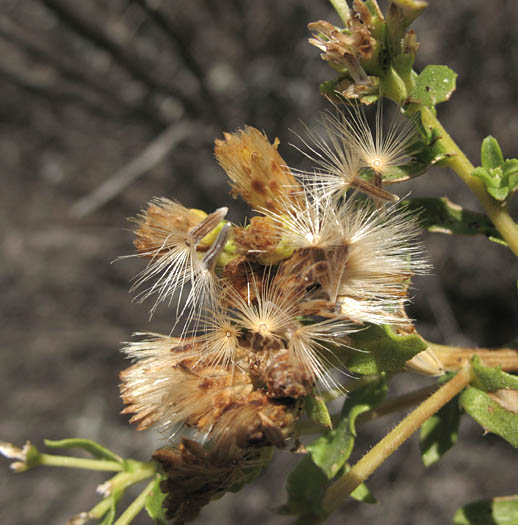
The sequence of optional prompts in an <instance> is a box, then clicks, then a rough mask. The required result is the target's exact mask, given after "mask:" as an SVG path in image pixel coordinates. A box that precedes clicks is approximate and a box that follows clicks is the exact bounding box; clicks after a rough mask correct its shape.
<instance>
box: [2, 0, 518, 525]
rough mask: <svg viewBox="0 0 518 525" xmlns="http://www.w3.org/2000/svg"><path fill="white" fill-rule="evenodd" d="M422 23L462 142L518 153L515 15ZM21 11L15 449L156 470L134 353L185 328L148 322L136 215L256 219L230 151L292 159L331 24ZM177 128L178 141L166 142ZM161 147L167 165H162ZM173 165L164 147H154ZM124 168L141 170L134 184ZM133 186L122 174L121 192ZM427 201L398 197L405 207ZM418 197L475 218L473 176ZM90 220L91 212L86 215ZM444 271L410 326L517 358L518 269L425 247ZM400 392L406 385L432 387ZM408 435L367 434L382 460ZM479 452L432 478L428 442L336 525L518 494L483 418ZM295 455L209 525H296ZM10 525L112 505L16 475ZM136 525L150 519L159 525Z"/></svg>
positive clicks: (104, 10)
mask: <svg viewBox="0 0 518 525" xmlns="http://www.w3.org/2000/svg"><path fill="white" fill-rule="evenodd" d="M430 3H431V5H430V7H429V9H428V11H427V12H426V13H425V14H424V15H423V16H422V18H421V19H420V20H419V21H418V22H417V24H416V30H417V32H418V38H419V41H420V42H421V43H422V46H421V49H420V51H419V61H418V64H417V65H418V67H422V66H424V65H425V64H427V63H435V64H441V63H445V64H447V65H449V66H450V67H452V68H453V69H454V70H455V71H457V72H458V73H459V80H458V85H457V91H456V92H455V94H454V96H453V99H452V101H451V102H450V103H447V104H444V105H443V107H441V108H440V110H439V111H440V117H441V119H442V120H443V122H444V124H445V126H446V127H447V129H450V130H451V132H452V134H453V136H454V137H455V138H456V139H457V140H458V142H459V143H460V144H461V145H462V146H463V147H464V148H465V150H466V152H467V153H468V154H469V155H470V156H471V158H472V159H473V161H474V162H475V163H477V162H478V161H479V154H478V148H479V144H480V141H481V139H482V138H483V137H484V136H486V135H488V134H489V133H492V134H494V135H495V136H497V137H498V139H499V140H500V143H501V145H502V148H503V150H504V153H505V154H507V155H508V156H516V155H517V153H518V152H517V144H518V108H517V106H516V97H517V95H518V32H517V31H516V27H517V25H518V3H516V2H515V1H514V0H508V1H504V0H492V1H483V0H459V1H456V2H449V1H446V0H437V1H433V0H432V1H431V2H430ZM159 4H160V2H151V1H149V2H146V1H145V0H138V1H126V0H111V1H109V2H108V1H107V0H104V1H103V0H88V1H83V2H80V1H79V0H69V1H65V0H59V1H57V0H41V1H31V0H2V1H1V2H0V50H1V52H0V172H1V174H2V175H1V191H0V246H1V254H2V257H1V260H0V282H1V290H2V291H1V295H2V301H1V306H0V308H1V313H0V323H1V330H0V334H1V335H0V350H1V353H0V399H2V407H3V408H2V417H1V419H0V439H2V440H9V441H13V442H16V443H18V444H22V443H23V442H24V441H25V440H26V439H31V440H32V441H33V442H34V443H35V444H40V443H41V440H42V439H43V438H51V439H59V438H62V437H67V436H83V437H88V438H91V439H94V440H98V441H100V442H102V443H103V444H105V445H106V446H108V447H110V448H112V449H113V450H115V451H117V452H118V453H120V454H122V455H130V456H133V457H135V458H137V459H147V458H148V457H149V456H150V454H151V452H152V451H153V447H154V446H155V445H156V444H157V443H160V439H159V437H157V436H154V435H152V434H151V433H149V432H148V433H137V432H136V431H135V429H134V428H132V427H130V426H129V425H128V423H127V418H126V417H123V416H120V415H119V411H120V409H121V403H120V401H119V397H118V377H117V374H118V371H119V370H120V369H121V368H123V367H125V366H126V364H127V363H125V362H124V360H123V358H122V357H121V355H120V353H119V348H120V342H121V341H125V340H128V339H129V338H130V336H131V333H132V332H134V331H138V330H153V331H167V330H168V328H169V326H170V323H171V316H172V314H171V312H170V311H167V309H162V310H161V311H160V312H159V313H158V314H157V315H156V316H155V318H154V319H153V321H152V322H151V323H149V322H148V312H147V309H148V307H149V305H138V304H132V303H131V296H129V295H128V287H129V281H130V279H131V277H132V276H134V275H135V273H136V272H137V271H138V270H139V268H142V265H141V261H138V260H134V259H129V260H123V261H120V262H117V263H115V264H111V262H112V261H114V260H115V259H116V258H117V257H119V256H120V255H123V254H128V253H131V251H132V246H131V234H130V233H129V232H128V231H127V230H128V229H129V225H128V223H127V217H131V216H134V215H135V214H136V213H137V212H138V210H139V209H140V208H142V207H143V206H144V205H145V203H146V201H147V200H148V199H150V198H151V197H153V196H161V195H164V196H168V197H172V198H175V199H178V200H180V201H181V202H182V203H184V204H186V205H188V206H191V207H198V208H203V209H206V210H212V209H214V208H215V207H218V206H222V205H228V206H229V207H231V212H230V217H231V218H232V219H234V220H243V218H244V214H245V208H244V207H243V206H242V205H241V203H239V202H238V201H233V200H232V199H231V198H230V196H229V195H228V187H227V184H226V181H225V178H224V175H223V173H222V171H221V170H220V169H219V168H218V166H217V165H216V163H215V161H214V159H213V158H212V144H213V140H214V138H215V137H218V136H221V134H222V132H223V130H228V131H230V130H233V129H235V128H237V127H239V126H240V125H242V124H244V123H247V124H251V125H254V126H256V127H258V128H260V129H264V130H265V132H266V133H267V134H268V136H269V137H270V138H273V137H275V136H278V137H279V139H280V141H281V146H280V148H281V153H282V154H283V156H284V157H285V158H286V160H287V161H288V162H289V163H290V164H292V165H295V166H297V165H300V162H301V159H300V155H299V154H298V153H297V151H296V150H294V149H292V148H290V147H289V146H288V143H289V142H292V141H294V140H296V139H295V137H294V135H293V134H291V133H290V131H289V129H290V128H292V129H300V124H299V119H301V120H303V121H305V122H308V123H311V121H312V120H314V119H315V118H316V117H317V115H318V112H319V110H321V109H322V108H323V107H324V102H323V101H322V100H321V98H320V97H319V95H318V84H319V82H321V81H323V80H325V79H326V78H327V76H328V75H329V73H328V71H327V69H326V67H325V65H324V64H323V63H321V61H320V59H319V58H318V52H317V51H316V50H315V49H314V48H312V47H310V46H309V45H308V44H307V42H306V38H307V31H306V29H305V26H306V24H307V23H308V22H310V21H312V20H316V19H322V18H324V19H325V18H331V19H332V20H333V21H337V20H336V17H334V16H333V15H332V14H331V10H330V8H329V7H328V4H327V3H326V2H325V1H324V0H283V1H282V2H277V1H275V0H261V1H259V0H255V1H252V0H249V1H243V0H228V1H226V2H213V1H212V0H193V1H187V0H183V1H177V2H162V3H161V10H162V12H161V15H160V17H157V16H156V13H155V11H154V10H153V6H157V5H159ZM166 129H169V133H168V134H166V135H165V136H164V135H163V133H164V130H166ZM160 136H161V139H162V143H164V141H165V142H168V141H172V142H175V144H176V145H175V146H174V147H173V148H170V152H169V154H168V155H166V156H165V157H164V158H163V159H162V160H161V161H160V162H158V163H156V164H155V165H154V166H153V167H151V169H149V170H147V171H146V172H145V173H144V174H143V175H142V176H140V177H139V178H137V179H136V180H134V181H133V182H131V183H129V184H126V185H123V187H122V188H121V189H120V191H117V192H116V195H115V196H114V198H112V199H111V200H109V201H108V202H106V203H105V204H103V205H100V206H97V207H95V208H94V209H91V210H90V211H89V212H88V213H85V210H86V211H88V210H87V209H86V208H84V207H83V208H81V206H79V205H78V204H77V203H78V201H79V202H83V203H84V201H81V200H80V199H82V198H83V197H85V196H87V195H89V194H90V193H91V192H93V191H94V190H96V189H97V188H99V187H100V185H102V184H103V183H104V182H106V181H107V180H113V176H114V174H116V173H117V172H118V170H120V169H121V168H123V167H124V166H126V165H127V164H128V162H130V161H131V160H132V159H134V158H135V157H137V156H138V155H140V153H142V151H143V150H144V149H145V148H146V147H147V146H148V145H149V144H151V143H152V142H153V141H154V140H155V139H156V138H157V137H160ZM152 153H153V152H152ZM155 153H156V150H155ZM126 173H127V172H126ZM116 180H117V179H116ZM410 189H411V188H410V187H405V188H400V190H399V191H400V193H401V194H402V195H404V194H405V193H407V192H408V191H410ZM412 191H413V195H415V196H419V195H436V196H441V195H444V194H447V195H449V196H450V198H452V199H453V200H455V201H456V202H459V203H460V204H463V205H466V206H468V207H471V208H473V209H476V203H475V202H474V199H473V197H472V196H471V195H470V193H469V191H468V190H466V188H464V187H463V185H462V183H461V182H460V181H458V180H456V179H455V177H454V176H453V175H452V174H451V173H448V172H446V171H445V170H442V171H441V170H435V171H434V172H433V173H432V174H430V175H429V176H428V177H425V178H423V179H422V180H419V181H418V182H417V183H416V184H415V185H413V186H412ZM81 210H82V212H83V213H82V214H81V213H79V212H81ZM426 241H427V243H428V245H429V249H430V254H431V259H432V261H433V263H434V266H435V270H434V274H433V275H432V276H430V277H425V278H421V279H419V280H418V281H417V283H416V290H415V304H414V306H413V307H412V315H413V316H414V317H415V318H416V319H417V324H418V326H419V328H420V330H421V331H422V333H423V334H424V335H425V336H427V337H429V338H432V339H433V340H435V341H437V342H450V343H457V344H474V345H480V346H485V345H494V346H497V345H502V344H505V343H506V342H507V341H510V340H512V339H513V338H515V337H516V327H517V312H518V308H517V303H516V280H517V277H518V272H517V268H516V262H515V259H514V258H513V257H512V256H511V254H510V253H509V252H508V251H506V250H505V249H504V248H502V247H499V246H496V245H493V244H491V243H489V242H488V241H486V240H485V239H483V238H476V239H475V238H470V239H459V240H456V239H452V238H447V237H441V236H438V235H435V236H432V235H427V236H426ZM423 382H424V381H423V380H422V379H421V378H418V377H415V378H411V379H409V380H407V382H406V383H405V384H398V385H397V388H396V390H395V392H397V391H405V390H407V389H409V388H411V387H412V386H417V385H421V384H423ZM390 424H392V423H391V422H390V421H388V422H387V421H386V420H383V421H380V422H378V423H376V424H371V425H367V426H365V428H362V429H361V432H360V437H359V440H360V442H361V443H362V447H363V449H366V448H368V447H369V446H371V444H373V443H374V440H375V439H376V438H379V437H380V436H381V435H382V433H383V432H384V429H385V428H386V426H387V425H390ZM460 442H461V444H462V446H457V448H456V449H454V450H453V451H452V452H450V453H449V454H448V455H447V456H446V457H445V458H444V460H443V461H442V462H440V463H439V464H438V465H436V466H434V467H433V468H431V469H430V470H429V471H425V469H424V467H423V466H422V464H421V463H420V459H419V454H418V449H417V444H416V441H415V440H411V442H409V443H407V444H406V445H405V446H404V447H403V448H402V450H400V451H399V452H398V453H397V454H395V455H394V456H393V457H392V458H391V459H390V460H389V461H388V462H387V463H386V464H385V465H384V466H383V467H382V468H381V469H380V471H379V472H378V473H376V475H375V476H374V477H373V479H372V481H371V487H372V489H373V491H374V493H375V494H376V496H377V497H378V499H379V500H380V501H381V503H380V504H379V505H377V506H366V505H360V504H357V503H355V502H353V501H351V502H349V503H347V504H346V505H344V507H343V510H342V511H341V513H340V514H337V515H336V516H334V517H333V518H332V519H331V520H330V521H329V523H331V524H338V523H351V524H364V523H365V524H367V523H369V524H372V523H375V524H383V525H411V524H419V525H438V524H444V523H449V522H451V516H452V515H453V512H454V511H455V509H456V508H457V507H458V506H459V505H460V504H462V503H464V502H466V501H468V500H474V499H478V498H482V497H491V496H496V495H503V494H508V493H513V492H514V493H516V491H517V490H518V485H517V481H516V469H515V468H514V467H513V462H514V465H515V464H516V452H513V450H512V449H511V447H510V446H509V445H507V444H505V443H504V442H502V441H501V440H498V439H495V438H494V437H492V436H485V437H483V435H482V430H481V429H480V428H479V427H477V426H476V425H475V424H473V423H470V422H469V421H468V420H467V418H466V419H465V420H464V421H463V423H462V427H461V438H460ZM292 462H293V461H292V460H291V458H290V457H288V454H283V453H279V454H278V457H277V459H276V461H275V462H274V464H273V465H272V467H271V468H269V469H268V470H267V472H266V473H265V474H264V475H263V476H262V477H261V479H260V480H259V481H258V482H256V483H254V484H253V485H252V486H249V487H247V488H246V489H245V490H244V491H242V492H241V493H239V494H237V495H231V496H226V497H225V498H223V499H222V500H220V501H218V502H217V503H215V504H213V505H212V506H210V507H208V508H207V509H206V510H204V512H203V513H202V515H201V516H200V518H199V519H198V521H197V523H199V524H202V523H203V524H218V525H219V524H227V523H228V524H231V523H241V522H243V521H244V520H246V521H247V523H249V524H250V525H252V524H256V523H257V524H259V523H261V524H272V525H273V524H282V523H287V522H288V520H287V519H286V518H285V517H279V516H277V515H276V514H275V512H274V509H275V507H277V506H279V505H280V504H282V502H283V500H284V493H283V482H284V478H285V475H286V473H287V471H288V468H289V466H290V464H291V463H292ZM0 468H1V470H2V476H1V478H0V523H2V524H6V525H29V524H59V523H64V522H66V519H67V518H69V517H70V516H72V515H73V514H75V513H77V512H80V511H82V510H87V509H89V508H90V507H92V506H93V505H94V503H95V502H96V501H97V498H96V494H95V486H96V485H97V484H99V483H100V482H101V481H102V480H103V479H104V476H101V475H97V474H92V475H86V474H84V473H82V472H77V471H70V472H60V471H57V470H52V469H43V470H36V471H32V472H30V473H27V474H24V475H14V474H12V473H10V472H9V470H8V467H7V462H0ZM135 523H139V524H140V523H142V524H144V523H148V520H147V518H146V517H145V516H140V517H139V518H138V519H137V520H136V521H135Z"/></svg>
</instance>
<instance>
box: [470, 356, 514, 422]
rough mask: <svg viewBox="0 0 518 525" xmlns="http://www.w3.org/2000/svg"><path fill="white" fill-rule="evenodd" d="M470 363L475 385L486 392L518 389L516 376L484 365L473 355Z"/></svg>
mask: <svg viewBox="0 0 518 525" xmlns="http://www.w3.org/2000/svg"><path fill="white" fill-rule="evenodd" d="M472 365H473V372H474V373H475V377H476V379H477V382H478V383H479V384H477V385H476V386H481V387H482V388H483V389H484V390H486V391H487V392H494V391H496V390H499V389H501V388H511V389H513V390H518V377H517V376H514V375H512V374H508V373H507V372H503V371H502V368H501V367H496V368H493V367H489V366H484V365H483V364H482V361H481V360H480V357H478V356H474V357H473V360H472ZM517 432H518V430H517Z"/></svg>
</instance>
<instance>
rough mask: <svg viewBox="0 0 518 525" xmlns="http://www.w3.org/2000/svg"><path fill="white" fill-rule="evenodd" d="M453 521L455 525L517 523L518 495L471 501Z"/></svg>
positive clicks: (503, 524) (457, 513)
mask: <svg viewBox="0 0 518 525" xmlns="http://www.w3.org/2000/svg"><path fill="white" fill-rule="evenodd" d="M453 523H455V525H516V524H517V523H518V495H516V496H503V497H499V498H493V499H487V500H481V501H475V502H473V503H469V504H468V505H465V506H464V507H461V508H460V509H459V510H458V511H457V512H456V513H455V516H454V517H453Z"/></svg>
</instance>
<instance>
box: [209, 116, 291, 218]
mask: <svg viewBox="0 0 518 525" xmlns="http://www.w3.org/2000/svg"><path fill="white" fill-rule="evenodd" d="M224 136H225V140H219V139H216V146H215V148H214V153H215V155H216V159H217V160H218V162H219V164H220V165H221V167H222V168H223V169H224V170H225V172H226V173H227V175H228V177H229V178H230V180H231V186H232V193H233V195H234V196H237V195H240V196H241V197H242V198H243V199H244V200H245V201H246V202H248V204H250V205H251V206H252V207H253V208H267V209H269V210H275V209H276V206H277V205H276V201H277V199H278V198H279V197H280V196H283V197H284V198H287V199H296V197H295V196H294V195H295V194H296V192H297V190H298V189H300V186H299V183H298V182H297V180H296V179H295V177H294V176H293V175H292V174H291V172H290V170H289V168H288V167H287V166H286V163H285V162H284V160H283V158H282V157H281V156H280V155H279V152H278V151H277V147H278V145H279V140H278V139H275V141H274V143H273V144H270V142H269V140H268V138H267V137H266V135H264V134H263V133H261V132H260V131H259V130H258V129H256V128H253V127H251V126H246V127H245V128H244V129H242V130H240V131H237V132H235V133H225V135H224Z"/></svg>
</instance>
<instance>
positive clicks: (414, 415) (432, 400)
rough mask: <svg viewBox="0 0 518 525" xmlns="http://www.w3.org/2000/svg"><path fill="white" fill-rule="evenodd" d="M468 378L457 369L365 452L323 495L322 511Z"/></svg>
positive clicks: (344, 494)
mask: <svg viewBox="0 0 518 525" xmlns="http://www.w3.org/2000/svg"><path fill="white" fill-rule="evenodd" d="M472 377H473V373H472V370H471V367H466V368H463V369H462V370H460V371H459V373H458V374H457V375H456V376H455V377H454V378H453V379H451V380H450V381H448V383H446V384H444V385H443V386H442V387H441V388H439V390H437V391H436V392H435V393H434V394H432V395H431V396H430V397H429V398H428V399H426V401H424V402H423V403H421V405H419V406H418V407H417V408H416V409H415V410H414V411H413V412H411V413H410V414H409V415H408V416H407V417H406V418H405V419H403V421H401V422H400V423H399V425H397V427H396V428H394V430H392V431H391V432H389V433H388V434H387V435H386V436H385V437H384V438H383V439H382V440H381V441H380V442H379V443H377V444H376V445H375V446H374V447H373V448H372V449H371V450H370V451H369V452H367V454H365V456H363V457H362V458H361V459H360V460H359V461H358V462H357V463H356V464H355V465H354V466H353V467H352V469H351V470H350V471H349V472H347V474H346V475H345V476H343V477H342V478H340V479H339V480H337V481H335V482H334V483H333V484H332V485H331V486H330V487H329V488H328V489H327V491H326V494H325V496H324V502H323V504H324V508H325V509H326V511H328V512H330V513H331V512H333V511H334V510H335V509H337V508H338V507H339V506H340V505H341V504H342V503H343V501H344V500H345V499H346V498H347V497H348V496H349V494H351V492H353V490H354V489H356V488H357V487H358V486H359V485H361V483H363V482H364V481H365V480H366V479H367V478H368V477H369V476H370V475H371V474H372V473H373V472H374V471H375V470H376V469H377V468H378V467H379V466H380V465H381V464H382V463H383V462H384V461H385V460H386V459H387V458H388V457H390V455H391V454H392V453H393V452H395V451H396V450H397V449H398V448H399V446H400V445H402V444H403V443H404V442H405V441H406V440H407V439H408V438H409V437H410V436H411V435H412V434H413V433H414V432H415V431H416V430H418V429H419V428H420V427H421V425H422V424H423V423H424V422H425V421H426V420H428V419H429V418H430V417H431V416H433V415H434V414H435V413H436V412H437V411H438V410H439V409H440V408H441V407H443V406H444V405H445V404H446V403H447V402H448V401H450V399H452V398H453V397H455V396H456V395H457V394H458V393H459V392H460V391H461V390H462V389H463V388H464V387H466V386H467V385H468V384H469V383H470V382H471V380H472Z"/></svg>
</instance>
